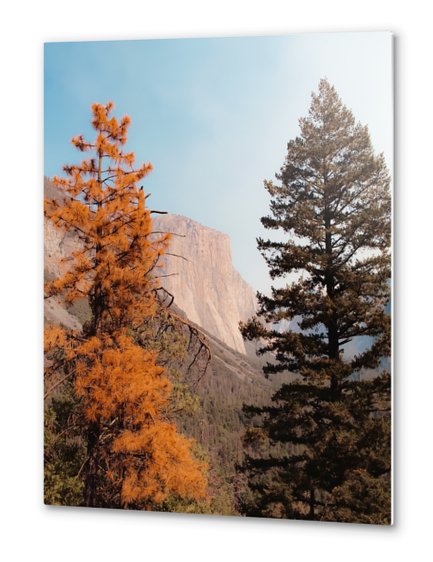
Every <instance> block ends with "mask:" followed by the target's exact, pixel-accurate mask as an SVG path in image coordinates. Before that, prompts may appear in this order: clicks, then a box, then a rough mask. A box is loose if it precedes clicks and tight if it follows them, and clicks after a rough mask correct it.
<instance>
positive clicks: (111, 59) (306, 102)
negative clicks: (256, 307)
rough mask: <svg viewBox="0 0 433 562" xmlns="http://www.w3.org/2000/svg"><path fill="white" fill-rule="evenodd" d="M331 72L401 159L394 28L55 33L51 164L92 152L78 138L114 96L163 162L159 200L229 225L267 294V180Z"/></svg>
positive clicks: (239, 263) (252, 276) (47, 81)
mask: <svg viewBox="0 0 433 562" xmlns="http://www.w3.org/2000/svg"><path fill="white" fill-rule="evenodd" d="M325 76H326V77H327V78H328V80H329V82H330V83H331V84H332V85H334V86H335V88H336V90H337V92H338V94H339V95H340V97H341V98H342V100H343V102H344V103H345V105H346V106H347V107H349V108H350V109H352V110H353V113H354V115H355V118H356V120H357V121H360V122H361V123H362V124H364V125H365V124H367V125H369V129H370V134H371V139H372V142H373V146H374V148H375V150H376V151H377V152H384V153H385V158H386V161H387V163H388V166H389V167H390V169H392V164H393V162H392V148H393V108H392V35H391V33H387V32H383V33H382V32H375V33H362V32H358V33H335V34H306V35H286V36H269V37H240V38H206V39H158V40H143V41H111V42H82V43H47V44H45V57H44V173H45V175H47V176H49V177H52V176H53V175H54V174H61V171H62V169H61V167H62V164H65V163H68V164H72V163H78V162H79V161H80V159H81V158H80V157H81V156H82V155H81V153H79V152H78V151H77V150H76V149H74V148H73V147H72V145H71V144H70V140H71V138H72V137H73V136H74V135H77V134H81V133H83V134H84V135H85V137H86V138H87V139H89V140H92V139H93V130H92V129H91V126H90V119H91V112H90V105H91V104H92V103H93V102H100V103H105V102H106V101H107V100H111V101H113V102H114V103H115V105H116V109H115V115H116V116H118V117H121V116H122V115H124V114H125V113H126V114H128V115H129V116H130V117H131V119H132V125H131V127H130V130H129V141H128V144H127V148H128V149H129V150H133V151H134V152H135V155H136V160H137V163H141V162H143V161H144V162H151V163H152V164H153V166H154V171H153V172H152V173H151V174H150V175H149V176H148V177H147V178H146V179H145V180H144V183H143V185H144V189H145V192H147V193H149V192H151V193H152V197H151V198H150V200H149V205H150V206H151V207H152V208H155V209H159V210H166V211H168V212H169V213H175V214H180V215H185V216H187V217H189V218H191V219H193V220H196V221H198V222H200V223H201V224H203V225H205V226H208V227H211V228H214V229H216V230H219V231H221V232H225V233H227V234H229V236H230V239H231V244H232V252H233V263H234V266H235V268H236V269H237V270H238V271H239V272H240V273H241V275H242V276H243V278H244V279H245V280H246V281H247V282H248V283H250V284H251V285H252V286H253V287H254V289H255V290H259V291H261V292H267V291H268V290H269V287H270V284H271V282H270V279H269V277H268V274H267V268H266V264H265V262H264V260H263V258H262V257H261V256H260V254H259V252H258V250H257V249H256V237H258V236H261V237H264V238H267V237H273V238H274V237H275V235H274V233H273V232H270V233H268V232H267V231H265V230H264V229H263V228H262V227H261V224H260V217H261V216H264V215H266V214H268V209H269V197H268V195H267V193H266V191H265V190H264V188H263V180H265V179H273V178H274V174H275V172H278V171H279V169H280V167H281V165H282V164H283V162H284V157H285V154H286V145H287V142H288V141H289V140H290V139H292V138H294V137H296V136H297V135H298V134H299V128H298V119H299V118H300V117H304V116H306V115H307V113H308V109H309V106H310V100H311V97H310V96H311V92H312V91H315V92H317V89H318V83H319V80H320V79H321V78H324V77H325Z"/></svg>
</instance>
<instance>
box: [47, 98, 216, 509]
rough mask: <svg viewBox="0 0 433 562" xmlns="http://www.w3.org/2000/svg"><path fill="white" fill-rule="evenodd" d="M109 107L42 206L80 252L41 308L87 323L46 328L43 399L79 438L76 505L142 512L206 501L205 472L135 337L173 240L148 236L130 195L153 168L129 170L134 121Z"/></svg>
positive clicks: (145, 212)
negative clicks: (72, 308) (66, 396)
mask: <svg viewBox="0 0 433 562" xmlns="http://www.w3.org/2000/svg"><path fill="white" fill-rule="evenodd" d="M113 107H114V106H113V104H112V103H111V102H108V103H107V105H106V106H105V107H104V106H102V105H100V104H97V103H95V104H93V105H92V114H93V119H92V126H93V128H94V129H95V131H96V138H95V141H94V142H93V143H89V142H87V141H85V140H84V138H83V136H82V135H80V136H78V137H74V138H73V139H72V144H73V145H74V146H75V147H76V148H78V149H79V150H80V151H81V152H83V153H86V152H89V153H91V156H90V157H89V158H88V159H85V160H83V161H82V162H81V164H80V165H70V166H69V165H67V166H64V167H63V170H64V172H65V173H66V176H67V177H66V178H63V177H55V178H54V180H53V182H54V184H55V186H56V187H57V188H58V189H59V190H60V191H61V193H62V195H63V196H62V197H61V198H57V199H51V200H46V201H45V215H46V217H48V218H49V219H50V220H51V221H52V222H53V223H54V225H55V226H56V227H57V228H59V229H61V230H62V231H63V232H65V233H67V232H69V231H72V232H75V233H77V235H78V238H79V240H80V243H81V247H80V249H77V251H76V252H74V253H73V255H72V256H70V257H68V258H65V259H64V260H63V266H64V273H63V274H62V275H61V276H59V277H58V278H57V279H55V280H53V281H50V282H47V283H45V297H46V298H50V297H53V296H55V297H59V298H62V299H63V301H64V302H65V303H66V304H67V305H72V304H73V303H74V302H75V301H76V300H77V299H82V298H86V299H88V302H89V305H90V309H91V314H92V316H91V319H90V320H89V321H88V322H87V323H86V324H85V326H84V329H83V332H77V331H71V330H66V329H64V328H63V327H61V326H60V327H59V326H48V327H47V328H46V330H45V353H46V357H47V368H46V371H45V380H46V385H47V388H48V390H47V393H46V398H47V399H49V397H50V395H51V393H52V392H53V390H54V389H55V388H56V387H57V386H58V385H59V384H66V383H68V384H69V388H70V391H71V393H72V395H73V404H74V407H73V415H72V416H69V418H68V419H70V420H72V422H71V425H70V426H69V427H70V428H72V427H77V426H78V427H79V428H80V429H81V431H82V434H83V435H84V449H85V453H83V456H84V460H83V463H82V465H81V467H80V468H79V470H78V472H77V473H76V475H75V478H78V477H79V476H80V474H84V489H83V494H84V496H83V503H84V505H86V506H105V507H122V508H142V509H150V508H151V507H152V506H153V505H155V504H157V503H159V502H161V501H163V500H164V499H166V498H167V497H168V496H169V495H170V494H175V495H177V496H180V497H184V498H189V497H191V498H195V499H203V498H205V497H206V476H205V471H206V463H204V462H201V461H198V460H196V459H195V458H194V455H193V453H192V450H191V446H192V444H193V441H191V440H188V439H186V438H185V437H184V436H183V435H181V434H180V433H179V432H178V430H177V428H176V425H175V424H174V422H173V421H172V419H171V417H170V407H171V389H172V385H171V383H170V381H169V380H168V378H167V371H166V370H165V369H164V367H162V366H161V365H159V364H158V362H157V357H158V349H156V346H155V345H152V341H151V339H149V338H147V340H146V331H145V330H144V329H142V328H143V326H146V325H147V324H148V322H149V319H150V320H152V319H155V318H156V317H157V315H158V311H159V307H160V304H161V303H160V299H159V298H158V291H159V289H160V286H159V284H158V280H157V271H158V266H159V263H158V262H159V259H160V257H161V256H162V255H163V254H164V252H165V250H166V248H167V247H168V244H169V239H170V235H169V234H163V235H159V236H155V235H153V236H152V221H151V217H150V215H151V213H152V212H157V211H151V210H150V209H148V208H147V207H146V199H147V197H146V196H145V194H144V191H143V188H142V187H141V188H139V187H138V186H137V183H138V182H140V181H141V180H142V179H143V178H145V176H146V175H147V174H148V173H149V171H150V170H151V169H152V166H151V164H142V165H141V166H140V167H139V168H137V169H135V168H134V161H135V158H134V154H133V153H132V152H124V150H123V146H124V145H125V142H126V140H127V130H128V127H129V125H130V118H129V117H127V116H124V117H123V118H122V119H121V120H120V121H118V120H117V119H116V118H115V117H112V116H111V115H110V114H111V112H112V110H113ZM137 334H139V338H137ZM48 425H49V420H48ZM49 436H50V434H48V437H49Z"/></svg>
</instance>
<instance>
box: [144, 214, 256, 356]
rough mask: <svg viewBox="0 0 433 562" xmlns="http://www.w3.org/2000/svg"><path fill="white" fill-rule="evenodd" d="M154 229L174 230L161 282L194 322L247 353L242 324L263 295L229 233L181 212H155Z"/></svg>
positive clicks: (162, 230) (254, 309) (165, 258)
mask: <svg viewBox="0 0 433 562" xmlns="http://www.w3.org/2000/svg"><path fill="white" fill-rule="evenodd" d="M153 230H154V231H160V232H171V233H173V237H172V241H171V244H170V248H169V250H168V253H167V255H165V256H164V258H163V261H164V269H163V273H162V275H165V276H166V277H161V284H162V285H163V286H164V287H165V288H166V289H167V290H168V291H169V292H170V293H172V294H173V295H174V297H175V302H176V304H177V305H178V306H179V307H180V308H181V309H182V310H184V311H185V312H186V314H187V316H188V318H189V319H190V320H191V321H192V322H195V323H196V324H198V325H200V326H202V327H203V328H204V329H205V330H207V331H208V332H209V333H210V334H212V335H213V336H215V337H217V338H218V339H220V340H221V341H222V342H224V343H225V344H227V345H228V346H229V347H231V348H232V349H235V350H236V351H239V352H241V353H243V354H246V350H245V344H244V342H243V339H242V336H241V334H240V332H239V328H238V325H239V321H240V320H247V319H248V318H250V317H251V316H253V315H254V314H255V312H256V309H257V299H256V295H255V292H254V290H253V288H252V287H251V286H250V285H248V283H247V282H246V281H244V280H243V279H242V277H241V275H240V274H239V273H238V272H237V271H236V270H235V269H234V268H233V264H232V252H231V247H230V238H229V236H228V235H227V234H223V233H222V232H218V231H216V230H212V229H211V228H208V227H206V226H203V225H201V224H199V223H198V222H195V221H193V220H191V219H188V218H186V217H182V216H179V215H162V216H158V217H155V218H154V219H153ZM179 235H180V236H179Z"/></svg>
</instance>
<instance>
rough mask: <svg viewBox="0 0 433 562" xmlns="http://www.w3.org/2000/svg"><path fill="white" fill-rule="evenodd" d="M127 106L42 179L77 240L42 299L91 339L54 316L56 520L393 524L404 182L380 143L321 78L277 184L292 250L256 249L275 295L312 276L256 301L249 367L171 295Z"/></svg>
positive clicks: (272, 243) (51, 478)
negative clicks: (190, 517) (394, 181)
mask: <svg viewBox="0 0 433 562" xmlns="http://www.w3.org/2000/svg"><path fill="white" fill-rule="evenodd" d="M113 110H114V105H113V104H112V103H111V102H108V103H107V104H106V105H105V106H103V105H100V104H98V103H95V104H93V105H92V115H93V118H92V126H93V128H94V130H95V132H96V137H95V140H94V141H93V142H88V141H87V140H85V139H84V137H83V136H81V135H79V136H77V137H74V138H73V139H72V143H73V145H74V146H75V147H76V148H77V149H78V150H79V151H80V152H82V153H87V154H88V158H85V159H84V160H83V161H82V162H81V164H80V165H64V166H63V173H64V176H65V177H63V176H55V177H54V178H51V179H48V178H46V180H45V207H44V208H45V211H44V213H45V217H46V220H47V221H49V223H50V225H53V228H55V229H57V230H58V231H59V232H60V233H61V236H63V238H62V241H63V240H67V239H69V240H73V241H74V244H75V246H73V250H72V251H71V252H70V253H69V254H68V255H66V256H65V257H63V259H62V260H61V263H60V264H59V267H58V269H57V270H56V271H57V273H53V272H52V271H50V270H49V269H48V268H47V267H45V270H44V274H45V279H44V281H45V285H44V289H45V298H46V299H47V302H48V301H49V302H52V303H54V302H55V303H56V305H57V306H59V307H61V308H62V309H64V310H66V311H67V312H68V314H69V315H71V317H73V318H74V319H75V321H76V322H77V325H79V329H75V328H71V326H68V325H65V324H64V323H63V322H61V321H57V322H56V321H53V320H52V319H50V318H48V317H46V318H45V337H44V353H45V373H44V386H45V390H44V412H45V428H44V463H45V470H44V501H45V504H47V505H69V506H82V507H100V508H111V509H133V510H148V511H149V510H152V511H167V512H178V513H179V512H180V513H202V514H212V515H232V516H241V517H269V518H284V519H300V520H310V521H335V522H347V523H364V524H376V525H389V524H391V512H392V509H391V488H392V478H391V373H390V357H391V316H390V298H391V294H390V280H391V189H390V184H391V178H390V175H389V172H388V169H387V166H386V163H385V160H384V156H383V155H382V154H379V155H377V154H376V153H375V152H374V149H373V147H372V144H371V140H370V136H369V132H368V127H367V126H364V125H361V124H360V123H357V122H356V121H355V117H354V116H353V114H352V112H351V111H350V110H348V109H347V108H346V107H345V106H344V104H343V102H342V100H341V99H340V98H339V96H338V94H337V92H336V91H335V88H334V87H333V86H331V85H330V84H329V83H328V81H327V80H321V81H320V83H319V88H318V93H317V94H315V93H313V94H312V96H311V106H310V110H309V114H308V116H307V117H304V118H300V119H299V128H300V136H299V137H296V138H295V139H294V140H290V141H289V142H288V144H287V156H286V158H285V161H284V163H283V165H282V167H281V169H280V171H279V172H278V173H277V174H276V180H277V182H275V183H274V181H268V180H265V182H264V187H265V189H266V191H267V192H268V194H269V196H270V199H271V204H270V214H269V215H264V216H263V217H262V218H261V219H260V220H261V223H262V225H263V226H264V227H265V228H266V229H267V230H269V231H270V233H271V234H272V232H276V231H278V232H279V233H283V234H284V240H283V241H276V240H272V239H269V240H265V239H262V238H258V240H257V244H258V251H259V252H260V253H261V254H262V256H263V258H264V260H265V263H266V266H267V268H268V271H269V275H270V277H271V279H272V280H281V279H284V278H285V277H287V276H288V275H289V274H291V273H301V274H302V275H300V276H299V279H298V280H297V281H294V282H292V283H291V284H288V283H287V284H286V285H285V286H283V287H282V288H273V289H272V293H271V294H260V293H258V294H257V298H258V303H259V307H258V310H257V313H256V316H255V317H253V318H250V319H249V320H248V321H243V322H240V324H239V329H240V330H241V333H242V335H243V337H244V340H245V348H246V351H247V355H243V354H242V353H240V352H239V351H235V350H233V349H231V348H230V347H228V346H227V345H226V344H224V343H223V342H222V341H220V340H218V339H217V338H216V337H215V336H213V335H212V334H211V333H210V332H209V331H208V330H205V329H203V328H202V327H201V326H198V325H196V324H194V323H192V322H191V321H190V320H189V318H188V315H187V313H186V312H185V311H182V310H180V309H179V308H177V306H176V303H175V297H174V296H173V295H171V294H170V293H168V291H166V290H165V289H164V286H163V283H164V279H163V274H162V273H161V272H162V269H161V267H162V263H161V261H162V258H163V256H164V254H165V253H166V252H168V251H169V248H170V240H171V236H172V235H171V234H170V233H168V232H167V233H164V232H157V233H156V232H154V231H153V230H152V214H160V213H164V210H152V208H151V207H149V206H148V199H149V200H150V201H151V199H150V194H148V193H146V191H145V185H146V176H147V175H148V174H149V173H150V172H151V170H152V165H151V164H141V165H140V166H136V165H135V155H134V154H133V153H132V152H127V151H126V150H125V149H124V146H125V144H126V142H127V134H128V129H129V127H130V125H131V121H130V119H129V117H127V116H124V117H122V119H121V120H118V119H117V118H115V117H114V116H113V115H112V113H113ZM263 212H264V213H266V212H268V210H267V209H263ZM259 218H260V217H257V220H259ZM68 237H69V238H68ZM278 240H281V238H280V237H279V238H278ZM279 287H280V285H279ZM53 306H54V304H53ZM282 321H286V322H287V323H293V321H296V322H297V329H296V330H294V329H289V330H280V329H279V326H280V325H281V323H282ZM291 325H292V324H291ZM357 341H363V342H368V345H366V346H364V347H362V348H360V349H359V351H358V352H357V353H355V354H354V355H353V356H347V353H345V349H346V347H347V346H348V345H349V344H351V343H353V342H357Z"/></svg>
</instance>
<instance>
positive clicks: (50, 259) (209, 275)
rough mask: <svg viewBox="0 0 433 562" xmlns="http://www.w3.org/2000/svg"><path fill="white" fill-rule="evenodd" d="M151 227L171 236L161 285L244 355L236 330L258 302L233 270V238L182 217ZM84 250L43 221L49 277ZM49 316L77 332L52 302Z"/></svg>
mask: <svg viewBox="0 0 433 562" xmlns="http://www.w3.org/2000/svg"><path fill="white" fill-rule="evenodd" d="M44 187H45V193H46V196H47V198H50V197H55V198H58V197H59V196H60V194H59V193H58V192H57V190H56V189H55V188H54V186H52V184H51V183H50V182H49V181H48V180H47V179H45V186H44ZM152 221H153V231H163V232H171V233H173V236H172V241H171V244H170V248H169V249H168V254H167V255H165V256H164V258H163V265H164V267H163V270H162V271H160V272H159V273H160V275H161V285H162V286H163V287H165V288H166V289H167V291H169V292H170V293H171V294H172V295H174V297H175V303H176V305H177V306H178V307H179V308H180V309H182V310H183V311H184V312H185V313H186V315H187V317H188V318H189V319H190V320H191V321H192V322H194V323H195V324H198V325H199V326H201V327H203V328H204V329H205V330H207V331H208V332H209V333H210V334H212V335H213V336H215V337H216V338H218V339H220V340H221V341H222V342H224V343H225V344H227V345H228V346H229V347H231V348H232V349H235V350H236V351H239V352H240V353H243V354H246V350H245V345H244V342H243V340H242V336H241V333H240V332H239V327H238V325H239V321H240V320H247V319H248V318H250V317H251V316H253V315H254V314H255V312H256V310H257V299H256V296H255V293H254V290H253V289H252V287H251V286H250V285H248V283H246V282H245V281H244V280H243V279H242V277H241V276H240V274H239V273H238V272H237V271H236V270H235V269H234V268H233V265H232V252H231V248H230V238H229V236H228V235H227V234H223V233H221V232H217V231H216V230H212V229H211V228H208V227H206V226H202V225H201V224H199V223H197V222H195V221H193V220H190V219H187V218H185V217H182V216H179V215H162V216H157V217H153V218H152ZM176 234H181V235H182V236H176ZM80 246H81V243H80V240H79V239H78V236H76V235H75V234H73V233H68V234H67V235H66V236H65V235H64V234H63V233H62V232H61V231H59V230H57V229H55V228H54V225H53V224H52V222H51V221H49V220H47V219H45V222H44V268H45V269H46V270H47V271H48V272H49V273H50V274H53V275H54V276H56V277H57V276H59V275H60V274H61V273H62V265H61V264H60V260H61V259H62V258H64V257H67V256H70V255H71V254H72V252H74V251H78V250H80ZM170 254H176V255H177V256H182V257H176V255H170ZM163 275H169V277H162V276H163ZM45 315H46V317H47V318H49V319H51V320H52V321H55V322H62V323H63V324H65V325H66V326H68V327H71V328H74V329H78V328H79V324H78V323H77V322H76V319H75V318H74V317H73V316H71V315H70V314H68V312H67V311H66V310H64V309H62V307H61V306H60V305H59V304H58V303H57V302H54V299H49V300H47V301H45Z"/></svg>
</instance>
